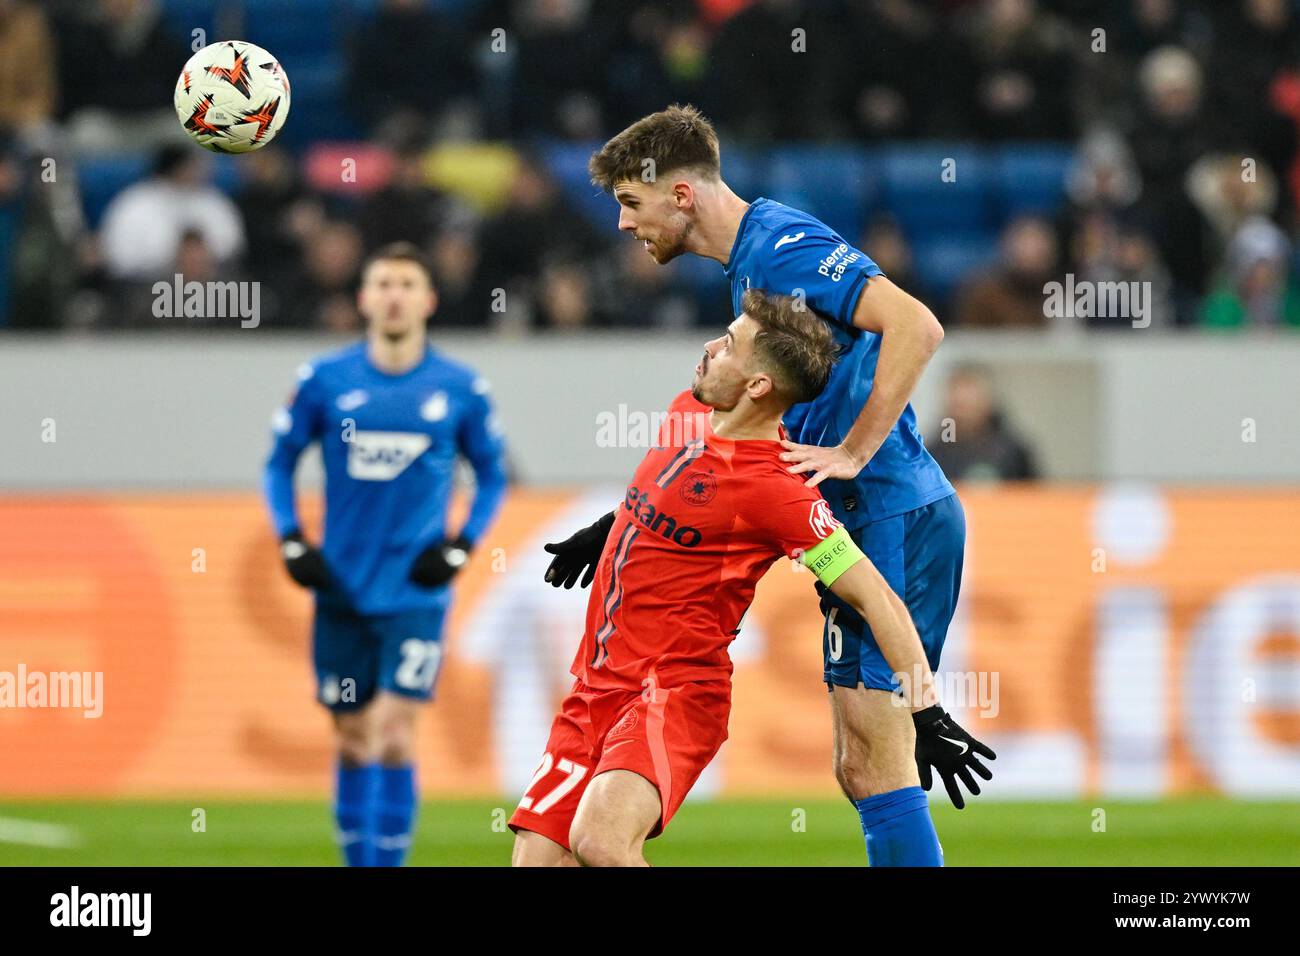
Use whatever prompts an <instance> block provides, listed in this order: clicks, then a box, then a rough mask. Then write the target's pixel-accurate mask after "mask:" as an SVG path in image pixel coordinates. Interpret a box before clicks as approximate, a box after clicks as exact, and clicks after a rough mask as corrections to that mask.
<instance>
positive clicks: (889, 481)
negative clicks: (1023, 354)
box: [589, 105, 993, 863]
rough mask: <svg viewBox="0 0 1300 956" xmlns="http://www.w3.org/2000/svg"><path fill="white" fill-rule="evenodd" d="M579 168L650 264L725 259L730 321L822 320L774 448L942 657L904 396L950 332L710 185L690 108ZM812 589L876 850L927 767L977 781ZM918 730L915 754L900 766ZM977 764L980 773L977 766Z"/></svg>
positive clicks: (948, 569)
mask: <svg viewBox="0 0 1300 956" xmlns="http://www.w3.org/2000/svg"><path fill="white" fill-rule="evenodd" d="M589 168H590V172H591V176H592V181H593V182H594V183H595V184H596V185H598V186H600V187H602V188H603V189H605V190H607V191H609V192H611V193H613V194H614V197H615V198H616V199H617V200H618V203H619V221H618V227H619V229H621V230H623V231H624V232H630V233H632V234H633V235H634V236H636V237H637V238H638V239H640V240H642V241H643V242H644V243H645V248H646V252H647V253H648V254H649V255H650V256H651V257H653V258H654V260H655V261H656V262H658V263H660V264H663V263H666V262H669V261H671V260H672V259H675V258H676V257H677V256H679V255H681V254H682V253H684V252H689V253H692V254H694V255H698V256H703V257H706V258H711V259H716V260H717V261H718V262H720V263H722V265H723V267H724V269H725V271H726V274H727V277H728V278H729V279H730V281H731V297H732V307H733V311H734V312H735V313H736V314H739V313H740V311H741V307H742V304H743V296H744V295H745V292H746V290H748V289H751V288H753V289H764V290H768V291H771V292H776V293H781V294H786V295H793V296H796V297H797V299H798V301H799V302H800V305H801V307H803V306H805V305H806V306H807V307H809V308H811V310H812V311H813V312H814V313H815V314H816V315H818V316H820V317H821V318H822V319H823V320H825V322H826V324H827V326H828V328H829V329H830V331H831V332H832V334H833V336H834V339H835V342H836V344H837V345H838V346H839V347H840V348H841V350H842V357H841V358H840V360H839V362H838V363H837V365H836V367H835V369H834V371H833V372H832V373H831V376H830V380H829V381H828V382H827V385H826V388H825V389H824V390H822V392H821V394H820V395H819V396H818V397H817V398H816V399H815V400H814V401H812V402H806V403H803V404H799V405H796V406H795V407H794V408H792V409H790V411H789V412H788V413H787V414H786V416H785V426H786V428H787V429H788V431H789V434H790V436H791V438H792V439H794V440H793V441H792V440H788V439H787V440H784V441H783V442H782V444H783V445H784V447H785V449H786V450H785V452H784V453H783V454H782V456H781V458H782V460H783V461H787V462H794V464H793V465H790V466H789V471H790V472H791V473H792V474H800V473H805V472H812V473H813V474H812V476H811V477H810V478H809V479H808V485H809V486H810V487H816V486H818V485H821V488H822V490H823V492H824V493H825V495H826V500H827V501H828V502H830V505H831V508H832V510H833V512H834V514H835V517H836V518H837V519H838V520H839V521H840V522H842V523H843V524H844V526H845V527H846V528H847V529H848V530H849V532H851V533H852V536H853V540H854V541H855V542H856V544H857V545H858V546H859V547H861V549H862V550H863V551H864V552H865V553H866V555H867V557H868V558H870V559H871V562H872V563H873V564H874V565H875V566H876V567H877V568H879V569H880V573H881V574H883V575H884V577H885V580H886V581H888V582H889V585H890V586H891V587H892V588H893V589H894V591H895V592H897V594H898V595H900V596H901V597H902V598H903V600H904V603H906V605H907V608H908V610H909V611H910V613H911V617H912V620H913V622H915V624H916V628H917V630H918V631H919V632H920V635H921V641H922V643H923V644H924V645H925V649H926V655H927V657H928V660H929V664H930V667H932V668H936V667H938V666H939V654H940V651H941V649H942V648H943V642H944V639H945V637H946V636H947V631H948V624H949V622H950V621H951V620H952V615H953V611H954V610H955V609H956V605H957V592H958V588H959V585H960V583H961V568H962V556H963V551H964V548H965V539H966V519H965V516H964V514H963V512H962V507H961V504H960V502H958V500H957V496H956V494H955V493H954V491H953V488H952V485H951V484H949V482H948V479H947V478H946V477H944V474H943V470H942V469H941V468H940V467H939V466H938V464H936V463H935V461H934V459H933V458H932V457H931V456H930V453H929V452H927V451H926V449H925V445H924V443H923V442H922V440H921V436H920V434H919V433H918V432H917V429H916V416H915V414H914V413H913V411H912V407H911V405H910V403H909V399H910V397H911V394H912V390H913V389H914V388H915V386H916V383H917V380H918V379H919V378H920V376H921V372H922V371H923V370H924V368H925V366H926V363H927V362H928V361H929V359H930V356H931V355H932V354H933V353H934V351H935V349H937V348H938V346H939V343H940V341H941V340H942V339H943V329H942V327H941V326H940V325H939V322H938V320H937V319H935V317H934V315H933V314H932V313H931V312H930V310H929V309H927V308H926V307H925V306H924V305H922V304H921V303H920V302H918V301H917V300H916V299H914V298H913V297H912V296H910V295H908V294H907V293H906V292H904V291H903V290H901V289H899V288H898V287H897V286H895V285H894V284H893V283H892V282H890V281H889V279H887V278H886V277H885V276H884V275H882V274H881V271H880V269H879V268H878V267H877V266H876V264H875V263H874V262H872V261H871V260H870V259H869V258H867V256H866V255H865V254H864V253H862V252H860V251H859V250H857V249H855V248H853V247H852V246H851V245H849V244H848V243H847V242H846V241H845V240H844V239H842V238H841V237H840V236H839V235H838V234H837V233H836V232H835V231H834V230H832V229H831V228H830V227H828V226H827V225H825V224H824V223H822V222H821V221H819V220H817V219H815V218H813V217H812V216H810V215H808V214H807V213H804V212H800V211H799V210H797V209H791V208H790V207H788V206H783V205H782V204H780V203H777V202H773V201H772V200H770V199H764V198H761V197H760V198H758V199H755V200H754V202H752V203H748V202H746V201H745V200H743V199H741V198H740V197H739V196H737V195H736V194H735V193H734V192H732V190H731V189H730V188H729V187H728V186H727V184H726V183H725V182H723V181H722V178H721V160H720V153H719V147H718V137H717V134H716V133H715V132H714V130H713V127H712V126H711V125H710V124H709V122H708V120H707V119H705V117H704V116H703V115H701V114H700V113H699V111H697V110H696V109H695V108H693V107H690V106H685V107H683V106H676V105H675V106H672V107H669V108H668V109H666V110H664V111H662V112H659V113H653V114H651V115H649V116H646V117H644V118H643V119H641V120H638V121H637V122H636V123H634V124H633V125H632V126H630V127H628V128H627V129H625V130H624V131H623V132H621V133H619V134H618V135H617V136H615V137H614V138H613V139H611V140H609V142H607V143H606V144H605V145H604V146H603V147H602V148H601V149H600V150H599V151H598V152H597V153H596V154H595V155H593V156H592V158H591V161H590V164H589ZM823 481H824V482H825V483H824V484H823ZM819 592H820V593H821V598H822V611H823V613H824V614H825V618H826V626H825V630H824V641H823V645H824V658H825V667H824V677H825V681H826V684H827V685H828V687H829V689H830V691H831V713H832V720H833V730H834V753H835V772H836V778H837V779H838V781H839V783H840V786H841V788H842V789H843V790H844V793H845V795H846V796H847V797H848V798H849V799H850V800H851V801H853V803H854V805H855V806H856V807H857V809H858V813H859V816H860V817H861V821H862V830H863V834H864V836H865V838H866V840H867V844H868V846H869V847H870V846H871V845H872V844H873V840H874V834H875V833H876V832H877V831H879V830H882V829H885V828H887V827H888V826H889V824H890V819H891V815H892V813H893V812H894V807H895V806H896V805H897V804H898V802H899V801H904V800H906V799H909V795H912V794H914V793H915V794H919V793H921V790H920V789H919V788H918V782H919V785H920V786H921V787H924V789H926V790H928V789H929V788H930V785H931V779H932V778H931V768H932V767H934V768H935V769H938V770H939V772H940V774H941V776H942V777H943V780H944V784H945V786H946V787H947V790H948V794H949V796H950V798H951V799H952V801H953V803H954V804H955V805H956V806H957V807H958V808H960V807H962V806H963V805H964V800H963V797H962V795H961V790H960V789H959V787H958V786H957V784H956V778H960V779H961V781H962V782H963V783H964V784H965V785H966V787H967V789H969V790H970V792H971V793H976V794H977V793H979V785H978V784H977V783H976V782H975V780H974V778H973V777H972V776H971V774H970V767H969V766H967V765H966V764H965V762H964V761H961V760H960V759H958V758H960V757H962V756H963V755H964V751H963V750H962V748H963V747H964V744H963V743H962V741H961V740H960V739H959V737H958V736H957V735H955V734H953V733H949V730H950V729H951V718H949V717H948V716H947V714H945V713H944V711H943V710H942V709H941V708H940V707H938V706H936V707H933V708H928V709H926V710H923V711H921V712H919V713H917V714H916V715H914V722H907V723H904V722H900V721H899V720H898V719H897V715H898V713H899V711H898V708H896V707H894V706H893V704H892V702H891V699H890V697H891V693H892V692H893V691H894V689H895V688H896V687H897V686H898V683H899V682H898V680H897V679H896V677H895V676H894V675H895V673H896V671H895V669H894V668H893V667H891V666H890V664H889V662H888V661H886V659H885V656H884V655H883V654H882V652H881V649H880V646H879V635H878V634H874V633H873V629H872V628H871V627H870V626H869V624H868V623H867V622H865V621H864V620H863V619H862V616H861V615H860V614H859V613H857V611H856V610H855V609H854V608H853V607H851V606H850V605H849V604H847V603H846V602H845V601H843V600H842V599H841V598H839V597H838V596H837V595H836V594H835V593H834V592H833V591H831V592H828V591H827V589H826V588H825V587H824V586H823V587H819ZM913 739H915V758H916V759H915V762H913V761H912V760H899V759H897V754H899V753H900V751H901V750H902V749H903V748H904V745H906V746H907V747H911V746H912V741H913ZM985 751H986V753H985V755H986V756H988V757H989V758H992V757H993V753H992V751H987V748H985ZM972 766H973V767H974V769H975V770H976V771H977V772H978V773H980V775H981V776H983V777H985V779H989V778H990V777H991V774H989V772H988V770H987V768H985V767H984V766H983V765H982V764H980V763H979V762H978V761H976V762H975V763H974V764H973V765H972ZM954 774H955V775H956V778H955V777H954ZM918 776H919V781H918ZM922 799H924V797H923V796H922ZM918 839H928V837H924V838H923V837H919V836H918ZM872 862H873V863H874V862H876V860H875V859H874V858H873V859H872Z"/></svg>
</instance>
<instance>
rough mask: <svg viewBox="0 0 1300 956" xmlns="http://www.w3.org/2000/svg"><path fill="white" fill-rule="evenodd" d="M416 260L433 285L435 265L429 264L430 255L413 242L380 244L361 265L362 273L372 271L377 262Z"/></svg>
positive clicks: (363, 274) (363, 275)
mask: <svg viewBox="0 0 1300 956" xmlns="http://www.w3.org/2000/svg"><path fill="white" fill-rule="evenodd" d="M394 260H397V261H399V262H414V263H415V264H416V265H417V266H419V267H420V269H421V271H423V272H424V277H425V278H426V279H428V280H429V285H433V266H432V265H430V264H429V257H428V256H426V255H425V254H424V250H423V249H421V248H420V247H419V246H417V245H416V244H415V243H413V242H405V241H402V242H390V243H388V245H386V246H380V247H379V248H378V249H376V250H375V251H374V252H372V253H370V255H368V256H367V257H366V261H365V262H364V263H363V264H362V266H361V275H362V277H363V278H364V277H365V274H366V273H367V272H369V271H370V267H371V266H373V265H374V264H375V263H376V262H392V261H394Z"/></svg>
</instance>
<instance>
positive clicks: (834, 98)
mask: <svg viewBox="0 0 1300 956" xmlns="http://www.w3.org/2000/svg"><path fill="white" fill-rule="evenodd" d="M818 40H819V44H820V42H821V38H820V37H819V38H818ZM825 42H826V43H828V44H830V45H831V47H832V50H831V54H830V55H829V56H819V57H817V58H816V60H815V61H814V66H813V71H814V73H813V75H814V76H815V77H816V82H817V84H818V86H819V87H820V91H821V96H822V98H823V102H824V107H823V108H821V109H818V110H817V111H816V113H815V114H814V117H813V120H814V122H817V125H818V126H819V127H820V129H819V130H818V131H819V132H822V131H824V132H826V133H828V134H832V135H834V134H838V135H841V136H842V135H845V134H847V135H849V136H850V137H852V138H854V139H859V138H860V139H865V140H873V139H882V138H890V137H895V138H896V137H916V136H924V135H933V134H942V133H943V132H945V131H947V130H951V129H952V128H953V126H954V125H955V124H954V115H955V113H956V112H957V108H956V106H955V104H954V102H953V96H952V93H953V92H954V91H955V90H958V89H960V88H961V87H960V83H961V80H960V79H959V78H958V77H957V76H956V75H954V74H953V72H952V69H953V64H955V63H956V62H957V61H958V57H957V56H956V55H955V51H954V50H953V49H952V41H951V38H950V36H949V34H948V32H947V31H946V30H945V29H943V27H942V24H941V23H940V21H939V18H938V17H937V16H936V14H935V13H934V12H933V11H932V10H929V9H927V8H926V6H925V5H923V4H921V3H918V2H917V0H850V2H849V3H848V4H847V5H846V8H845V13H844V16H843V18H842V20H841V22H840V23H839V24H837V28H836V29H835V30H834V31H832V32H831V33H830V34H829V35H828V36H827V37H826V38H825ZM865 51H869V52H868V53H866V55H864V52H865ZM921 62H924V63H926V69H925V70H918V69H917V68H916V64H918V63H921ZM818 121H824V122H818Z"/></svg>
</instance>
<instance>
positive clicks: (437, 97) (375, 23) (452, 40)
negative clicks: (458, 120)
mask: <svg viewBox="0 0 1300 956" xmlns="http://www.w3.org/2000/svg"><path fill="white" fill-rule="evenodd" d="M470 49H471V43H470V37H469V36H468V35H467V34H466V32H465V30H464V23H463V20H461V19H460V18H454V17H446V16H443V15H441V14H439V13H438V12H436V11H434V10H433V9H431V8H430V6H429V3H428V0H383V2H382V3H381V5H380V8H379V10H378V12H377V13H376V14H375V16H374V18H373V19H372V20H371V21H370V22H369V23H367V24H366V25H365V26H364V27H363V28H362V29H361V30H360V31H359V32H358V34H357V36H356V39H355V42H354V43H353V46H352V49H351V59H350V65H349V77H348V85H347V89H348V93H349V95H348V106H349V107H351V108H353V109H354V110H355V111H356V113H357V115H358V117H359V118H360V119H361V122H362V124H363V126H364V127H365V128H366V129H367V130H369V131H371V132H372V133H373V132H374V131H375V130H377V129H378V128H380V127H381V126H384V125H386V124H387V123H388V122H389V121H391V120H392V119H393V117H394V116H403V115H405V114H410V115H414V116H415V117H418V119H419V121H420V122H421V123H422V124H423V125H425V126H427V125H428V123H429V121H430V120H432V119H433V118H434V117H436V116H437V115H438V114H439V113H440V112H442V110H443V109H445V108H446V107H447V106H448V105H449V104H450V103H451V102H452V101H453V100H455V99H457V98H458V97H462V96H467V95H469V94H470V93H472V92H473V71H472V69H471V63H470V59H469V57H470Z"/></svg>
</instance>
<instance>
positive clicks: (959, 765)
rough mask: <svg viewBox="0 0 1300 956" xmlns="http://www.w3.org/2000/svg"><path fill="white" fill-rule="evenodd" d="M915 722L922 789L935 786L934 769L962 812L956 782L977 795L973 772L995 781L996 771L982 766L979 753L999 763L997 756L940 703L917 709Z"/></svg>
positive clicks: (913, 720) (960, 797)
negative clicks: (932, 770)
mask: <svg viewBox="0 0 1300 956" xmlns="http://www.w3.org/2000/svg"><path fill="white" fill-rule="evenodd" d="M912 722H913V723H914V724H916V769H917V770H919V771H920V773H921V788H922V789H924V790H929V789H930V787H931V785H932V784H933V782H934V781H933V778H932V777H931V776H930V768H931V767H933V768H934V769H935V770H937V771H939V776H940V777H942V778H943V785H944V787H945V788H946V789H947V790H948V797H949V799H951V800H952V805H953V806H954V807H956V808H957V809H958V810H960V809H962V808H963V807H965V806H966V801H965V799H963V798H962V794H961V788H960V787H958V786H957V781H958V780H960V781H961V782H962V783H964V784H965V785H966V789H967V790H969V791H970V792H971V793H972V794H974V795H978V794H979V792H980V787H979V784H978V783H976V782H975V778H974V777H972V776H971V774H970V772H971V771H972V770H974V771H975V772H976V773H977V774H979V775H980V776H981V777H983V778H984V779H985V780H992V779H993V771H991V770H989V768H988V767H986V766H984V764H982V763H980V762H979V760H978V759H977V758H976V754H978V755H979V756H981V757H987V758H988V759H989V760H996V759H997V754H995V753H994V752H993V751H992V750H990V749H989V748H988V747H987V746H985V745H984V744H982V743H980V742H979V741H978V740H976V739H975V738H974V737H972V736H971V735H970V734H968V733H966V731H965V730H963V729H962V728H961V727H960V726H959V725H958V724H957V722H956V721H955V720H953V719H952V718H951V717H949V716H948V715H947V714H946V713H945V712H944V710H943V708H942V707H940V706H939V705H938V704H935V705H934V706H933V707H927V708H925V710H918V711H917V712H916V713H914V714H913V715H912Z"/></svg>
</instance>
